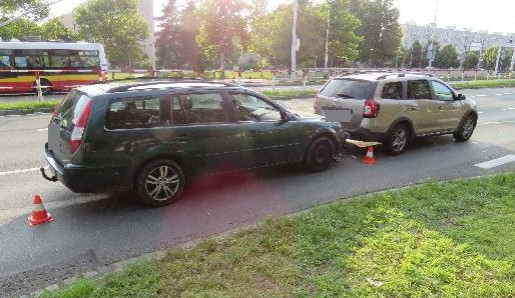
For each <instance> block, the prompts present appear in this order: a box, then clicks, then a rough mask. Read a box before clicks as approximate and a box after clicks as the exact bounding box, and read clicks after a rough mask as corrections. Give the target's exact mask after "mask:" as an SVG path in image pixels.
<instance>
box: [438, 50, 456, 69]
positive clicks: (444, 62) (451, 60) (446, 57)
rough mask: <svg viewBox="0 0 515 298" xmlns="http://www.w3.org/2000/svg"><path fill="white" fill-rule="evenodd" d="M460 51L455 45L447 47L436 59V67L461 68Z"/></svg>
mask: <svg viewBox="0 0 515 298" xmlns="http://www.w3.org/2000/svg"><path fill="white" fill-rule="evenodd" d="M458 56H459V54H458V50H456V48H455V47H454V46H453V45H446V46H444V47H443V48H442V50H441V51H440V53H438V56H437V57H436V61H435V65H436V66H437V67H439V68H446V69H447V68H451V67H452V68H457V67H459V66H460V60H459V59H458Z"/></svg>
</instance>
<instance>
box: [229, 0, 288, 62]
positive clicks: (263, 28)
mask: <svg viewBox="0 0 515 298" xmlns="http://www.w3.org/2000/svg"><path fill="white" fill-rule="evenodd" d="M267 4H268V1H267V0H252V1H251V4H250V15H249V27H250V32H249V47H248V50H249V52H250V53H253V54H257V55H259V57H260V58H259V60H260V61H258V62H257V65H258V66H259V67H265V66H268V65H269V64H270V58H271V56H272V53H271V48H272V43H273V41H274V36H273V35H272V34H271V32H277V31H278V30H277V27H274V26H275V25H276V24H274V23H273V22H274V21H275V22H276V23H277V20H276V19H274V18H273V13H268V12H267V6H268V5H267ZM253 57H257V56H253ZM240 58H241V57H240ZM238 64H241V63H239V62H238Z"/></svg>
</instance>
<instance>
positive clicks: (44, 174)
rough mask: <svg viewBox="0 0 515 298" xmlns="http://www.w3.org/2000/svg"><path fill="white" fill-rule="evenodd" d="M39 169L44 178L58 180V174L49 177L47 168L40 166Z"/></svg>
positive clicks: (52, 180)
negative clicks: (46, 171)
mask: <svg viewBox="0 0 515 298" xmlns="http://www.w3.org/2000/svg"><path fill="white" fill-rule="evenodd" d="M39 170H40V171H41V175H43V178H45V179H46V180H48V181H51V182H57V176H55V175H54V176H53V177H48V176H47V174H46V173H45V168H40V169H39Z"/></svg>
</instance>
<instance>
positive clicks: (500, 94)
mask: <svg viewBox="0 0 515 298" xmlns="http://www.w3.org/2000/svg"><path fill="white" fill-rule="evenodd" d="M503 95H504V94H502V93H497V94H494V96H503Z"/></svg>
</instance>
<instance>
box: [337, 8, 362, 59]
mask: <svg viewBox="0 0 515 298" xmlns="http://www.w3.org/2000/svg"><path fill="white" fill-rule="evenodd" d="M329 14H330V21H329V27H330V31H329V61H330V64H329V65H330V66H344V64H345V62H347V61H352V60H355V59H357V58H358V57H359V49H358V47H359V43H360V42H362V41H363V38H362V37H361V36H358V35H357V34H356V30H357V29H358V28H359V27H360V25H361V21H360V20H359V19H358V18H357V17H356V16H355V15H354V14H353V13H352V12H351V9H350V4H349V3H348V1H346V0H333V1H330V2H329Z"/></svg>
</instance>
